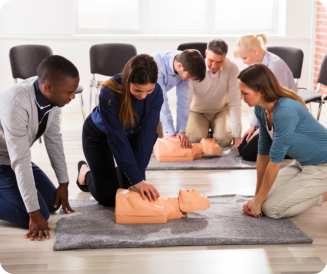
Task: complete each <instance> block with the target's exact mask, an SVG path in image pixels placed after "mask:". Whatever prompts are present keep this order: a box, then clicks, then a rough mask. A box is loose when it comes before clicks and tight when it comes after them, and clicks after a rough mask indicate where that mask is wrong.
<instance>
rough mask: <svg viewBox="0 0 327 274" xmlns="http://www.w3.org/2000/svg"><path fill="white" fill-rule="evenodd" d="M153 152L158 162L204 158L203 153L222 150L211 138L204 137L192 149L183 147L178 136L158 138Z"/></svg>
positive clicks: (218, 153) (218, 152)
mask: <svg viewBox="0 0 327 274" xmlns="http://www.w3.org/2000/svg"><path fill="white" fill-rule="evenodd" d="M153 152H154V155H155V157H156V159H157V161H158V162H187V161H194V160H195V159H200V158H202V154H215V155H220V154H221V152H222V150H221V147H220V146H219V145H218V144H216V143H215V141H214V139H211V138H210V139H208V138H202V140H201V142H200V143H196V144H193V148H192V149H183V148H181V147H180V142H179V140H178V139H177V138H176V139H167V138H162V139H160V138H158V140H157V142H156V143H155V145H154V147H153Z"/></svg>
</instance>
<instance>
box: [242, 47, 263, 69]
mask: <svg viewBox="0 0 327 274" xmlns="http://www.w3.org/2000/svg"><path fill="white" fill-rule="evenodd" d="M241 50H242V48H241ZM242 52H243V53H244V56H243V57H242V60H243V64H246V65H251V64H254V63H258V62H260V60H259V51H258V49H256V48H255V49H254V50H253V51H252V52H247V51H243V50H242Z"/></svg>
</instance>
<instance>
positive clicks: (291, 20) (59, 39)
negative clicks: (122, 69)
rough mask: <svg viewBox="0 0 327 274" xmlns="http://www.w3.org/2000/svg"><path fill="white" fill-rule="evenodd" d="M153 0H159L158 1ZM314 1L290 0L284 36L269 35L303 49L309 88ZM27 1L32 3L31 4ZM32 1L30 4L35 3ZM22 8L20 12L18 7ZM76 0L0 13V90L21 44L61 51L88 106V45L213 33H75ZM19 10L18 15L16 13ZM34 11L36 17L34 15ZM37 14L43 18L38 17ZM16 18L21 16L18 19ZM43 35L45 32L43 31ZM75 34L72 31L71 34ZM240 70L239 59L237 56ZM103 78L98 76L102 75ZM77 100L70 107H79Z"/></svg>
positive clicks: (173, 44)
mask: <svg viewBox="0 0 327 274" xmlns="http://www.w3.org/2000/svg"><path fill="white" fill-rule="evenodd" d="M154 1H155V0H154ZM312 1H313V0H301V1H298V0H287V9H286V20H285V21H286V29H285V34H286V36H285V37H269V43H268V46H275V45H278V46H294V47H298V48H301V49H302V50H303V52H304V56H305V57H304V63H303V70H302V78H301V81H300V86H304V87H310V84H309V75H310V72H309V67H310V66H309V64H310V56H311V54H310V45H311V20H312V13H313V12H312ZM25 2H28V3H29V4H28V5H27V4H26V3H25ZM31 3H32V4H31ZM17 7H22V10H23V11H21V8H19V9H18V10H19V13H17V12H18V10H17ZM73 11H74V5H73V0H28V1H27V0H11V1H10V2H8V3H6V4H5V5H4V7H3V8H2V9H1V11H0V60H1V62H0V90H3V89H5V88H7V87H9V86H10V85H12V84H13V79H12V75H11V70H10V63H9V57H8V53H9V50H10V48H11V47H13V46H16V45H22V44H43V45H48V46H50V47H51V48H52V49H53V52H54V54H59V55H63V56H65V57H66V58H68V59H69V60H71V61H72V62H73V63H74V64H75V65H76V66H77V68H78V69H79V71H80V76H81V85H83V87H84V89H85V92H84V99H85V101H86V104H87V106H88V99H89V96H88V94H89V90H88V87H89V80H90V77H91V75H90V68H89V49H90V47H91V46H92V45H94V44H98V43H110V42H121V43H131V44H134V45H135V46H136V48H137V51H138V53H148V54H151V53H153V52H156V51H165V50H172V49H176V48H177V47H178V45H179V44H181V43H186V42H207V41H209V40H210V39H211V38H214V37H208V36H203V37H182V36H175V37H173V36H169V37H168V36H166V37H165V36H155V35H153V36H144V37H137V36H117V35H116V36H74V35H72V34H73V28H74V22H73V16H72V15H73ZM17 14H19V17H17ZM31 14H33V15H35V16H36V18H38V19H39V20H37V19H35V18H34V19H31V18H30V17H31ZM37 15H39V16H37ZM17 18H20V19H19V20H18V19H17ZM41 34H44V35H41ZM68 34H71V35H68ZM220 38H223V39H225V40H226V42H227V43H228V44H229V47H230V50H229V54H228V56H229V57H230V58H231V59H234V57H233V56H232V50H233V45H234V44H235V42H236V39H237V37H220ZM235 61H236V62H237V64H238V65H239V67H240V69H242V68H244V66H243V65H242V63H241V61H240V60H239V59H238V60H235ZM100 78H101V79H105V78H103V77H99V79H100ZM78 104H79V102H78V100H75V102H72V103H71V104H70V105H69V106H68V107H78Z"/></svg>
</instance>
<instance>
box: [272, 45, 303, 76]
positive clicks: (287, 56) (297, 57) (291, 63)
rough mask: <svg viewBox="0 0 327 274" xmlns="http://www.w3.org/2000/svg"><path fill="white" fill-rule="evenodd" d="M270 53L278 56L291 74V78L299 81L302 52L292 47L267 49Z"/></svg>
mask: <svg viewBox="0 0 327 274" xmlns="http://www.w3.org/2000/svg"><path fill="white" fill-rule="evenodd" d="M267 50H268V51H269V52H271V53H274V54H276V55H277V56H279V57H280V58H281V59H282V60H284V62H285V63H286V64H287V65H288V67H289V68H290V70H291V71H292V73H293V78H295V79H300V78H301V73H302V65H303V56H304V54H303V51H302V50H301V49H299V48H293V47H267Z"/></svg>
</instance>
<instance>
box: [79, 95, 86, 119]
mask: <svg viewBox="0 0 327 274" xmlns="http://www.w3.org/2000/svg"><path fill="white" fill-rule="evenodd" d="M80 102H81V109H82V115H83V120H84V121H85V112H84V101H83V96H82V93H81V97H80Z"/></svg>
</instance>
